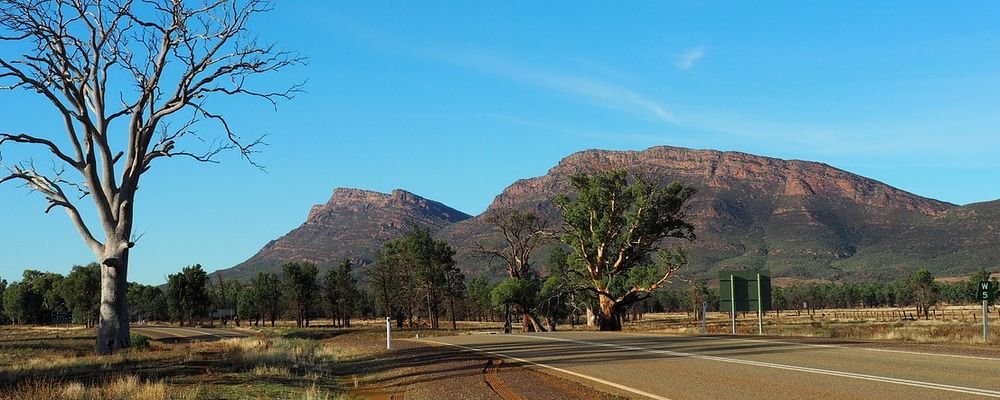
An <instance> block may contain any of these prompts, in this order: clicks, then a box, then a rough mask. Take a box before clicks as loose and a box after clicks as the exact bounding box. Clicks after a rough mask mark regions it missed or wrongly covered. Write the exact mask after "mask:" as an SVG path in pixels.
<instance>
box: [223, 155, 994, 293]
mask: <svg viewBox="0 0 1000 400" xmlns="http://www.w3.org/2000/svg"><path fill="white" fill-rule="evenodd" d="M613 169H625V170H628V171H629V172H630V173H631V174H633V175H635V176H640V177H643V178H644V179H648V180H652V181H654V182H657V183H659V184H666V183H669V182H672V181H675V180H677V181H680V182H682V183H684V184H686V185H689V186H693V187H695V188H697V189H698V193H697V194H696V195H695V196H694V197H693V198H692V199H691V200H690V202H689V204H688V209H687V212H686V215H687V219H688V220H689V222H691V223H692V224H693V225H694V226H695V229H696V234H697V236H698V238H697V239H696V240H695V241H693V242H681V243H671V244H670V245H673V244H676V245H680V246H682V247H684V248H685V249H686V250H687V251H688V254H689V258H690V260H689V265H688V266H687V267H685V269H684V270H683V271H684V274H685V275H688V276H692V277H705V278H711V277H713V276H715V274H716V273H717V271H718V270H719V269H720V268H726V269H730V268H733V269H753V268H767V269H770V270H771V272H772V274H773V275H774V276H776V277H784V278H790V279H824V280H849V281H858V280H867V279H893V278H895V277H896V276H898V275H900V274H901V273H903V272H905V271H909V270H913V269H916V268H921V267H926V268H928V269H930V270H931V271H933V272H934V273H935V274H938V275H939V276H952V275H963V274H968V273H971V272H972V271H975V270H977V269H979V268H984V267H985V268H992V269H997V267H1000V249H998V248H997V246H996V244H997V243H1000V230H998V227H1000V201H993V202H986V203H977V204H971V205H966V206H959V205H955V204H950V203H946V202H942V201H938V200H934V199H930V198H926V197H921V196H918V195H915V194H912V193H908V192H906V191H903V190H900V189H897V188H894V187H892V186H889V185H887V184H884V183H882V182H878V181H876V180H873V179H869V178H865V177H863V176H859V175H856V174H852V173H849V172H846V171H843V170H840V169H837V168H834V167H831V166H829V165H826V164H822V163H817V162H810V161H799V160H782V159H776V158H770V157H762V156H756V155H751V154H746V153H739V152H720V151H714V150H691V149H684V148H677V147H667V146H660V147H653V148H649V149H646V150H643V151H606V150H586V151H581V152H578V153H575V154H572V155H570V156H568V157H566V158H564V159H563V160H562V161H560V162H559V164H558V165H556V166H555V167H553V168H552V169H550V170H549V171H548V173H547V174H545V175H543V176H539V177H534V178H529V179H521V180H518V181H517V182H514V183H513V184H511V185H510V186H509V187H507V188H506V189H505V190H504V191H503V192H502V193H500V194H499V195H498V196H496V198H495V199H494V201H493V202H492V204H491V205H490V206H489V208H488V209H487V210H486V211H485V212H484V213H483V214H480V215H479V216H469V215H467V214H465V213H462V212H460V211H458V210H455V209H453V208H450V207H448V206H446V205H444V204H442V203H440V202H436V201H433V200H429V199H425V198H422V197H420V196H417V195H415V194H413V193H409V192H407V191H404V190H395V191H393V192H392V193H389V194H383V193H377V192H372V191H365V190H358V189H343V188H339V189H336V190H334V192H333V195H332V196H331V198H330V200H329V201H328V202H327V203H326V204H321V205H316V206H313V208H312V210H311V211H310V212H309V216H308V217H307V218H306V221H305V222H304V223H303V224H302V225H301V226H299V227H298V228H295V229H294V230H292V231H291V232H289V233H288V234H286V235H285V236H282V237H280V238H278V239H275V240H273V241H271V242H270V243H268V244H267V245H265V246H264V247H263V248H262V249H261V250H260V251H259V252H258V253H257V254H255V255H254V256H253V257H251V258H250V259H248V260H247V261H245V262H243V263H240V264H239V265H236V266H234V267H232V268H229V269H225V270H221V271H218V273H219V274H222V275H223V276H226V277H232V278H236V279H245V278H248V277H250V276H252V275H255V274H256V273H257V272H260V271H266V272H276V271H280V266H281V264H283V263H284V262H288V261H307V262H312V263H315V264H317V265H318V266H320V267H321V268H328V267H330V266H332V265H334V264H336V263H338V262H340V261H342V260H343V259H345V258H348V259H352V260H354V261H355V262H356V263H358V264H360V265H362V268H360V270H361V271H362V274H363V270H364V265H366V264H367V263H369V262H371V260H372V259H373V257H374V251H375V250H376V249H378V248H379V247H380V246H381V243H382V242H384V241H385V240H387V239H391V238H393V237H396V236H399V235H401V234H402V233H404V232H405V231H406V230H408V229H410V227H411V226H413V225H418V226H423V227H426V228H428V229H430V230H431V232H432V234H434V235H435V236H436V237H437V238H440V239H443V240H446V241H448V243H449V244H451V246H452V247H454V248H455V249H456V251H457V256H456V259H457V261H458V263H459V266H460V267H461V268H462V269H463V270H464V271H465V272H466V274H467V275H470V274H471V275H477V274H487V275H491V276H494V277H496V276H499V275H500V271H501V268H500V266H499V265H495V263H493V264H491V262H490V260H488V259H485V258H483V257H481V256H479V255H478V253H477V252H476V249H477V246H478V245H479V244H484V245H486V246H495V245H499V243H500V241H499V236H498V232H497V231H496V230H495V229H494V228H493V227H492V226H491V225H490V224H488V223H487V222H486V220H485V217H484V216H485V215H486V214H488V213H489V212H491V211H494V210H498V209H510V208H513V209H520V210H530V211H534V212H536V213H538V214H539V215H541V216H542V217H543V218H544V219H545V220H546V221H548V223H549V226H550V227H551V228H553V229H554V230H558V229H559V227H560V221H561V220H560V215H559V212H558V210H557V209H556V208H555V206H554V205H553V203H552V198H553V197H554V196H555V195H557V194H560V193H570V191H571V188H570V184H569V181H570V177H571V176H573V175H575V174H579V173H593V172H600V171H606V170H613ZM544 251H547V248H542V249H540V252H544ZM544 259H545V257H544V254H538V255H536V257H535V260H536V264H538V263H541V262H542V261H543V260H544ZM542 268H544V266H543V267H542Z"/></svg>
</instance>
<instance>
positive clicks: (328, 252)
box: [222, 188, 469, 278]
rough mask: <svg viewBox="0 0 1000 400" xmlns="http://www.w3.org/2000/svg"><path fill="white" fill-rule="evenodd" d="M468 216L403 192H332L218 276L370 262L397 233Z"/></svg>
mask: <svg viewBox="0 0 1000 400" xmlns="http://www.w3.org/2000/svg"><path fill="white" fill-rule="evenodd" d="M468 218H469V215H467V214H465V213H462V212H461V211H458V210H455V209H453V208H450V207H448V206H446V205H444V204H441V203H439V202H436V201H433V200H428V199H425V198H423V197H420V196H417V195H415V194H413V193H410V192H407V191H405V190H399V189H397V190H394V191H392V193H389V194H386V193H379V192H373V191H368V190H359V189H346V188H338V189H335V190H334V191H333V195H332V196H330V200H329V201H327V202H326V203H325V204H317V205H315V206H313V207H312V209H311V210H310V211H309V216H308V217H306V221H305V223H303V224H302V225H301V226H299V227H298V228H295V229H294V230H292V231H291V232H288V234H286V235H285V236H282V237H281V238H278V239H276V240H273V241H271V242H270V243H268V244H267V245H265V246H264V248H262V249H261V250H260V251H259V252H258V253H257V254H256V255H254V256H253V257H251V258H250V259H249V260H247V261H245V262H243V263H241V264H239V265H237V266H235V267H233V268H231V269H229V270H226V271H223V272H222V273H223V274H224V275H227V276H231V277H236V278H243V277H248V276H252V275H255V274H256V273H257V272H258V271H265V272H275V271H278V270H280V266H281V265H282V264H284V263H286V262H290V261H304V262H310V263H314V264H317V265H319V266H321V267H326V266H330V265H333V264H336V263H338V262H340V261H342V260H343V259H345V258H349V259H353V260H355V261H358V262H364V261H367V260H371V258H372V256H373V252H374V250H375V249H377V248H379V247H380V246H381V245H382V242H384V241H386V240H389V239H392V238H394V237H397V236H399V235H402V234H403V233H405V232H406V231H407V230H409V229H410V228H411V227H412V226H414V225H416V226H421V227H426V228H428V229H430V230H431V231H432V232H436V231H438V230H440V229H441V228H443V227H445V226H447V225H450V224H453V223H455V222H459V221H462V220H465V219H468Z"/></svg>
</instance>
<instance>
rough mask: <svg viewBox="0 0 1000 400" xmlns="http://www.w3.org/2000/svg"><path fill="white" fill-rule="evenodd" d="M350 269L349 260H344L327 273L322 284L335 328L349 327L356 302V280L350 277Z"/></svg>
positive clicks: (357, 294)
mask: <svg viewBox="0 0 1000 400" xmlns="http://www.w3.org/2000/svg"><path fill="white" fill-rule="evenodd" d="M352 268H353V265H352V264H351V260H344V262H342V263H340V264H339V265H338V266H337V267H336V268H334V269H331V270H329V271H327V273H326V278H325V279H324V282H323V283H324V284H323V292H324V295H325V297H326V302H327V307H328V308H329V312H330V316H331V317H332V318H333V320H334V323H335V324H336V325H337V326H342V327H350V326H351V316H352V314H354V308H355V304H356V303H357V302H358V297H359V293H358V289H357V287H356V286H357V280H356V279H354V277H353V276H352V275H351V269H352Z"/></svg>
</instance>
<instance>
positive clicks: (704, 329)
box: [701, 301, 708, 335]
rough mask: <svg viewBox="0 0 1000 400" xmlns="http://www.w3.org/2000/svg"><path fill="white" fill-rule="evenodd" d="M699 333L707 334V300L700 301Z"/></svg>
mask: <svg viewBox="0 0 1000 400" xmlns="http://www.w3.org/2000/svg"><path fill="white" fill-rule="evenodd" d="M701 334H702V335H706V334H708V302H707V301H703V302H701Z"/></svg>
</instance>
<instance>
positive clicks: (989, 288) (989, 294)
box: [976, 281, 997, 301]
mask: <svg viewBox="0 0 1000 400" xmlns="http://www.w3.org/2000/svg"><path fill="white" fill-rule="evenodd" d="M996 296H997V290H996V288H995V287H993V283H992V282H990V281H980V282H979V286H976V299H979V300H986V301H990V300H993V299H995V298H996Z"/></svg>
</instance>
